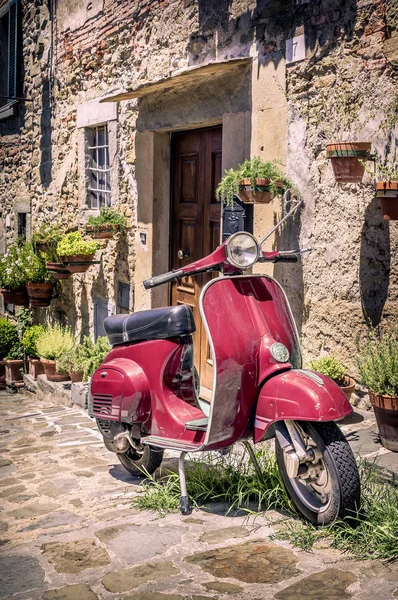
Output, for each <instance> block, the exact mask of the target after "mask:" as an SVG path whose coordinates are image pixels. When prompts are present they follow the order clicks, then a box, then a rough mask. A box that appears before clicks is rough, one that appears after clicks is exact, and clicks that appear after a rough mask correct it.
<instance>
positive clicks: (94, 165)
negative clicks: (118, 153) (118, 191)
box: [88, 125, 111, 210]
mask: <svg viewBox="0 0 398 600" xmlns="http://www.w3.org/2000/svg"><path fill="white" fill-rule="evenodd" d="M88 140H89V146H88V152H89V167H88V168H89V193H90V206H91V208H92V209H94V210H98V209H99V208H101V207H106V206H110V205H111V178H110V175H111V173H110V164H109V140H108V127H107V126H106V125H99V126H98V127H92V128H90V130H89V135H88Z"/></svg>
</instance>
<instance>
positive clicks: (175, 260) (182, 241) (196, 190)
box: [171, 127, 222, 398]
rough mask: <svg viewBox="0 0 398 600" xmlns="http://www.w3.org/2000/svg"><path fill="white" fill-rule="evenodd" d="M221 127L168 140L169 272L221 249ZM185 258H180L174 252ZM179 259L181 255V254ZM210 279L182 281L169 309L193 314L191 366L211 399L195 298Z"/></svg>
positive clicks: (205, 349)
mask: <svg viewBox="0 0 398 600" xmlns="http://www.w3.org/2000/svg"><path fill="white" fill-rule="evenodd" d="M221 147H222V130H221V127H213V128H211V129H197V130H194V131H188V132H181V133H176V134H173V136H172V165H173V172H172V200H173V202H172V243H171V248H172V261H171V262H172V268H173V269H178V268H180V267H181V266H183V265H186V264H188V263H191V262H193V261H195V260H198V259H199V258H202V257H203V256H206V255H207V254H210V252H212V251H213V250H215V249H216V248H217V246H219V245H220V226H221V204H220V202H217V201H216V197H215V190H216V187H217V185H218V183H219V181H220V179H221ZM180 251H182V253H183V254H184V257H183V258H179V252H180ZM180 255H181V253H180ZM210 278H211V275H198V276H197V277H186V278H184V279H182V280H180V281H178V282H177V283H175V284H173V286H172V298H171V301H172V304H188V305H189V306H190V307H191V308H192V310H193V313H194V317H195V323H196V333H195V335H194V345H195V365H196V368H197V369H198V371H199V375H200V381H201V388H202V389H201V393H202V395H203V397H204V398H210V389H211V387H212V380H213V371H212V360H211V356H210V348H209V344H208V342H207V336H206V332H205V329H204V326H203V323H202V321H201V318H200V314H199V296H200V293H201V291H202V288H203V286H204V285H205V284H206V283H207V282H208V281H209V280H210Z"/></svg>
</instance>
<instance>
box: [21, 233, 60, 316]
mask: <svg viewBox="0 0 398 600" xmlns="http://www.w3.org/2000/svg"><path fill="white" fill-rule="evenodd" d="M22 269H23V270H24V274H25V280H26V288H27V290H28V296H29V305H30V306H31V307H32V308H37V307H42V306H50V303H51V298H52V295H53V288H54V280H53V278H52V277H51V274H50V273H49V272H48V270H47V267H46V261H45V258H44V254H42V253H40V252H36V251H35V250H34V247H33V245H32V244H31V243H28V242H27V243H26V244H25V246H24V249H23V253H22Z"/></svg>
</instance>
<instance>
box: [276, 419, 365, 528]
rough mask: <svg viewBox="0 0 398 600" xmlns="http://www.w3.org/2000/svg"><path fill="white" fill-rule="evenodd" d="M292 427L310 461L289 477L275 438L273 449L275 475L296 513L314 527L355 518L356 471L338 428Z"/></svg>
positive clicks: (357, 498)
mask: <svg viewBox="0 0 398 600" xmlns="http://www.w3.org/2000/svg"><path fill="white" fill-rule="evenodd" d="M294 426H295V428H296V431H297V432H298V433H299V435H300V437H301V439H302V442H303V446H304V448H305V450H306V451H307V452H309V453H310V454H312V455H313V456H314V460H312V461H308V462H304V463H301V464H300V466H299V468H298V473H297V476H295V477H291V476H289V475H288V469H287V467H286V463H287V460H288V458H287V456H286V455H285V452H284V450H283V449H282V448H281V446H280V444H279V442H278V438H276V440H275V446H276V458H277V462H278V467H279V471H280V473H281V476H282V479H283V482H284V484H285V487H286V490H287V492H288V494H289V496H290V498H291V500H292V502H293V504H294V505H295V507H296V508H297V510H298V511H299V512H300V513H301V514H302V515H303V516H304V517H305V518H306V519H307V520H308V521H310V522H311V523H314V524H315V525H329V524H330V523H332V522H333V521H335V520H336V519H337V518H343V517H345V516H349V515H355V514H356V511H357V510H358V509H359V503H360V480H359V473H358V467H357V464H356V462H355V457H354V455H353V453H352V451H351V448H350V445H349V443H348V442H347V440H346V438H345V436H344V435H343V433H342V432H341V430H340V429H339V427H338V425H337V424H336V423H334V422H328V423H315V422H304V421H295V422H294Z"/></svg>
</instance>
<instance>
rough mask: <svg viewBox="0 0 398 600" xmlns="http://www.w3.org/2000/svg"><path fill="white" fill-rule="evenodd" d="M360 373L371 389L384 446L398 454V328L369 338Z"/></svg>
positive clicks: (370, 334)
mask: <svg viewBox="0 0 398 600" xmlns="http://www.w3.org/2000/svg"><path fill="white" fill-rule="evenodd" d="M358 371H359V375H360V377H361V381H362V383H363V384H364V385H365V386H366V387H367V388H368V389H369V398H370V402H371V404H372V406H373V410H374V413H375V417H376V421H377V426H378V429H379V434H380V439H381V443H382V444H383V446H384V447H385V448H388V449H389V450H392V451H393V452H398V328H395V329H394V330H393V331H385V332H382V331H381V330H380V329H378V330H375V331H371V332H370V333H369V334H368V336H367V339H366V340H365V342H364V343H361V346H360V356H359V358H358Z"/></svg>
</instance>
